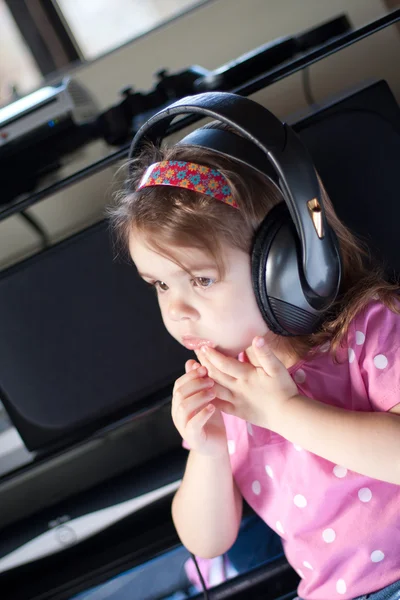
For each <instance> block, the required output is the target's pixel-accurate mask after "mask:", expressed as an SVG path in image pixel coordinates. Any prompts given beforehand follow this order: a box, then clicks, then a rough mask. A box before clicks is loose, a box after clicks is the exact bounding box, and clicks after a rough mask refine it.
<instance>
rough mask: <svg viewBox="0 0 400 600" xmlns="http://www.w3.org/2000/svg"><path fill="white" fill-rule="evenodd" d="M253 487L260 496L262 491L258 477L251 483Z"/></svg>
mask: <svg viewBox="0 0 400 600" xmlns="http://www.w3.org/2000/svg"><path fill="white" fill-rule="evenodd" d="M251 489H252V490H253V492H254V493H255V494H256V496H259V494H260V493H261V484H260V482H259V481H257V479H256V480H255V481H253V483H252V484H251Z"/></svg>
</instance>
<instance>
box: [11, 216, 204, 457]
mask: <svg viewBox="0 0 400 600" xmlns="http://www.w3.org/2000/svg"><path fill="white" fill-rule="evenodd" d="M0 331H1V335H0V396H1V400H2V402H3V403H4V405H5V407H6V410H7V412H8V413H9V415H10V417H11V419H12V421H13V423H14V425H15V427H16V428H17V429H18V431H19V433H20V435H21V437H22V438H23V441H24V442H25V444H26V446H27V447H28V449H30V450H40V449H44V448H46V449H47V448H50V447H53V446H56V445H62V444H63V445H65V444H67V443H70V442H71V441H72V440H73V439H76V438H80V437H83V436H86V435H88V433H90V432H91V431H93V430H94V429H96V428H98V427H101V426H102V425H103V424H104V425H106V424H110V422H112V421H113V420H116V419H119V418H122V417H124V416H127V415H130V414H132V413H133V414H134V413H138V412H140V411H143V410H147V409H149V408H150V407H152V406H157V405H158V404H162V403H163V402H165V401H168V398H169V393H170V391H171V389H172V385H173V383H174V381H175V379H176V378H177V377H178V376H180V375H181V374H183V372H184V362H185V360H186V359H188V358H190V357H193V354H192V353H191V352H189V351H188V350H186V349H185V348H183V347H181V346H180V345H179V344H178V343H177V342H176V341H175V340H173V338H172V337H171V336H170V335H169V334H168V333H167V332H166V330H165V328H164V325H163V323H162V320H161V317H160V314H159V308H158V303H157V299H156V296H155V294H154V292H153V291H152V290H150V289H148V288H147V286H146V285H145V284H144V283H143V281H141V279H140V278H139V276H138V275H137V273H136V269H135V268H134V266H133V265H132V264H130V263H129V261H128V260H127V259H126V260H124V261H122V260H114V256H113V248H112V239H111V233H110V231H109V228H108V225H107V223H105V222H101V223H99V224H96V225H94V226H92V227H90V228H88V229H86V230H85V231H83V232H81V233H80V234H78V235H75V236H73V237H71V238H69V239H68V240H66V241H64V242H61V243H59V244H58V245H56V246H54V247H52V248H51V249H49V250H47V251H44V252H42V253H40V254H38V255H36V256H35V257H33V258H31V259H28V260H26V261H24V262H22V263H20V264H19V265H17V266H16V267H12V268H10V269H8V270H6V271H5V272H3V273H2V275H1V277H0Z"/></svg>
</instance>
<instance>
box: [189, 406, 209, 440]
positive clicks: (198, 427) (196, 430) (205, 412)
mask: <svg viewBox="0 0 400 600" xmlns="http://www.w3.org/2000/svg"><path fill="white" fill-rule="evenodd" d="M214 412H215V406H213V405H212V404H207V406H205V407H204V408H203V409H202V410H200V411H199V412H198V413H197V414H196V415H194V416H193V417H192V418H191V419H190V421H189V422H188V424H187V426H186V431H187V432H188V434H189V435H188V437H189V436H197V437H198V436H200V438H204V436H205V435H206V434H205V431H204V426H205V425H206V423H207V421H208V420H209V419H210V418H211V417H212V416H213V414H214Z"/></svg>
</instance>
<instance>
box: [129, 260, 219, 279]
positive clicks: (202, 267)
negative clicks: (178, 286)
mask: <svg viewBox="0 0 400 600" xmlns="http://www.w3.org/2000/svg"><path fill="white" fill-rule="evenodd" d="M211 270H213V271H217V270H218V269H217V266H216V265H215V264H213V263H209V264H204V265H194V266H193V267H191V268H190V269H189V267H188V270H185V271H182V270H179V271H176V275H184V274H185V273H193V272H194V271H196V272H198V271H211ZM138 274H139V275H140V277H147V279H156V277H153V275H149V274H148V273H142V272H141V271H138ZM172 275H175V273H172Z"/></svg>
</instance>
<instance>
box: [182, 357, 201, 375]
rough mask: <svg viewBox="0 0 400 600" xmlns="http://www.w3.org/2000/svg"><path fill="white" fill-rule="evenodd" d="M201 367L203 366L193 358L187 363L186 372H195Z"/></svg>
mask: <svg viewBox="0 0 400 600" xmlns="http://www.w3.org/2000/svg"><path fill="white" fill-rule="evenodd" d="M199 367H201V364H200V363H198V362H197V361H195V360H193V359H192V358H191V359H190V360H187V361H186V362H185V372H186V373H189V371H193V370H194V369H198V368H199Z"/></svg>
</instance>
